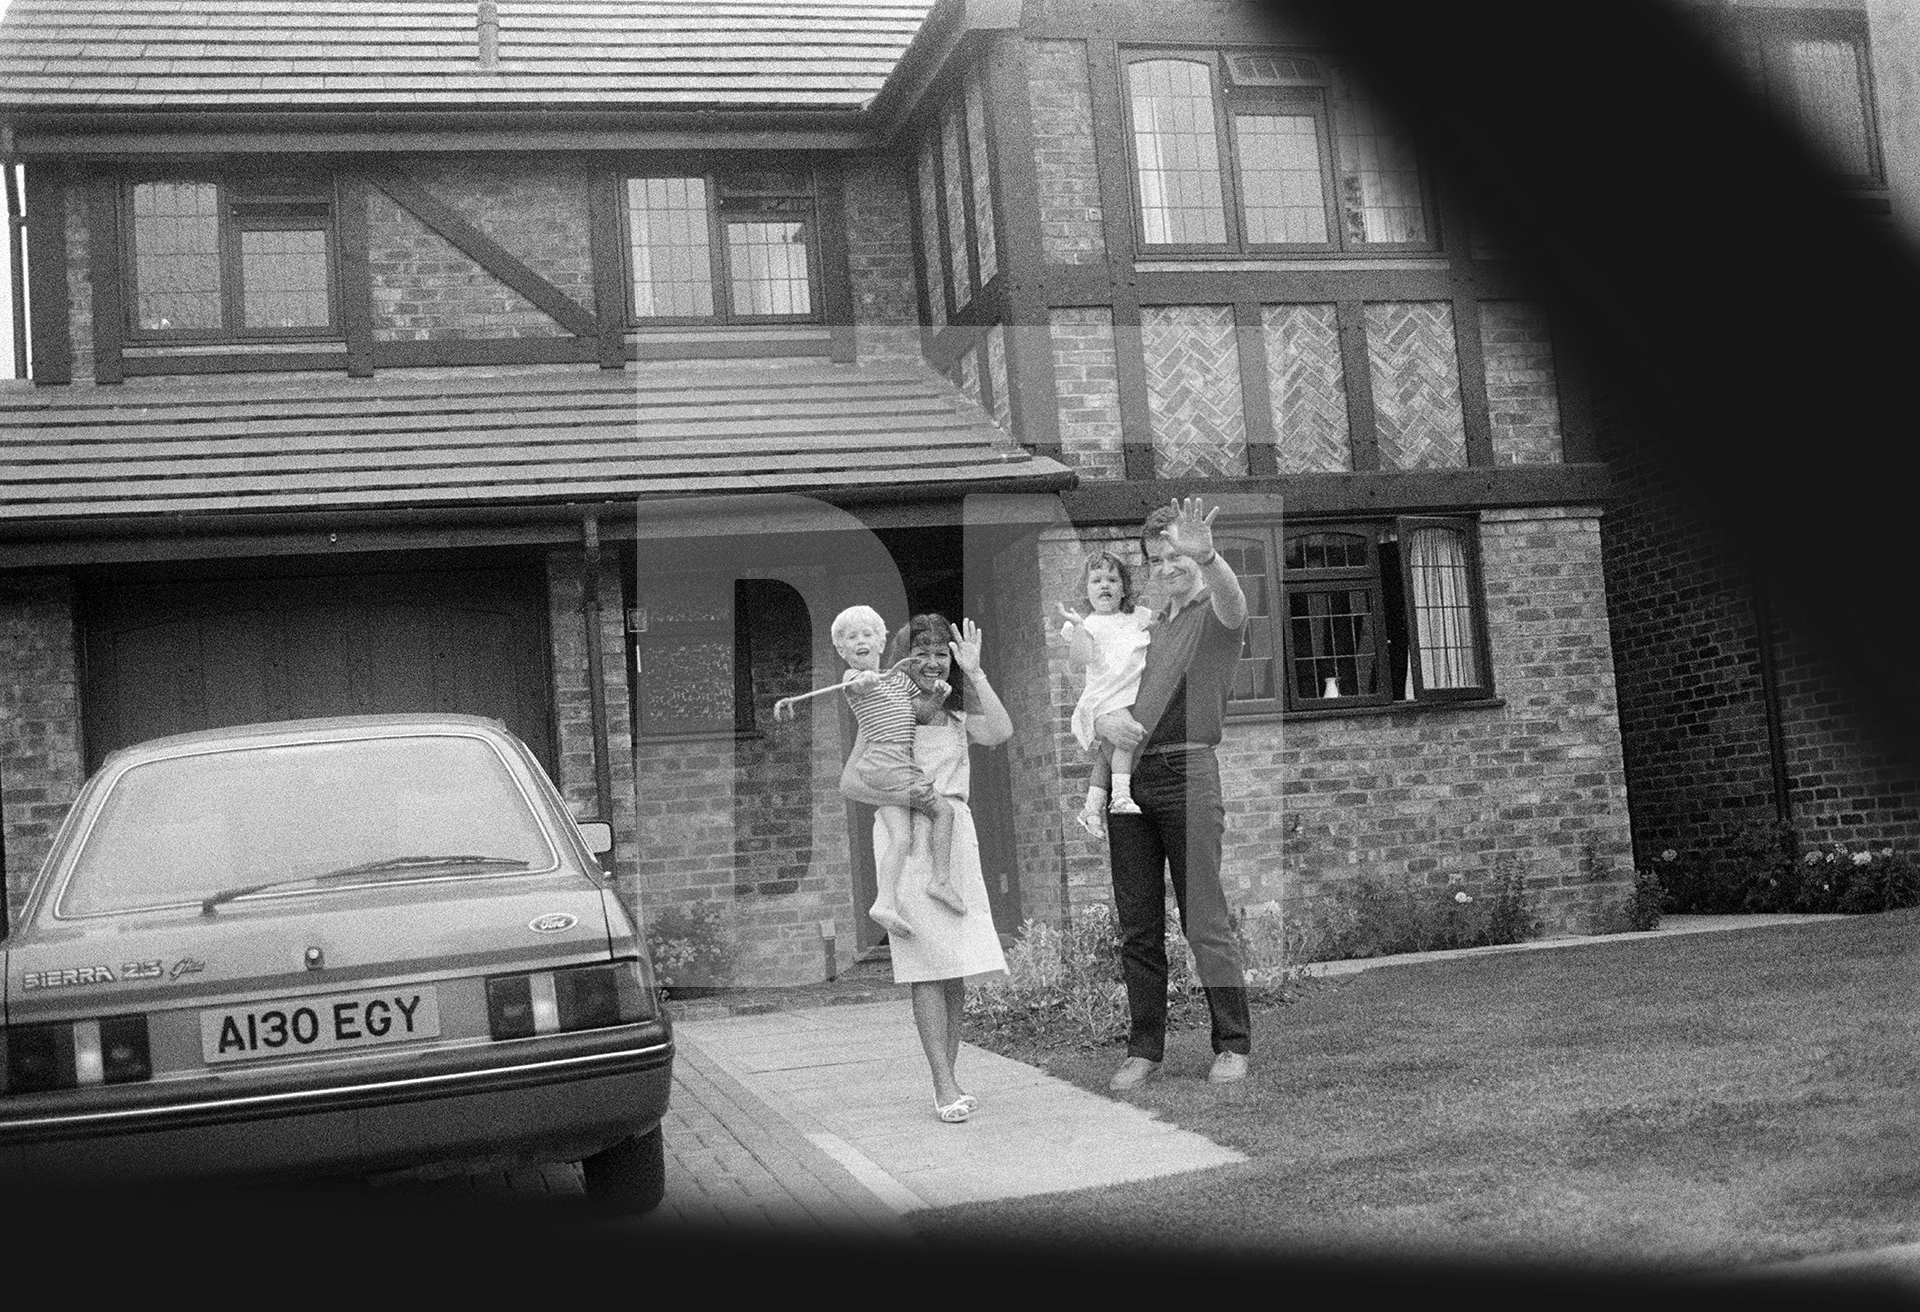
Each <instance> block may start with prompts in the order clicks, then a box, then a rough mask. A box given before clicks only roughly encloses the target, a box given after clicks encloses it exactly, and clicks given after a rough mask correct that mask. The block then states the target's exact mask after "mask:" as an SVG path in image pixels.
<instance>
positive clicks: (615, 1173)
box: [580, 1125, 667, 1215]
mask: <svg viewBox="0 0 1920 1312" xmlns="http://www.w3.org/2000/svg"><path fill="white" fill-rule="evenodd" d="M580 1172H581V1174H582V1175H583V1176H585V1177H586V1186H587V1197H588V1198H589V1199H590V1200H591V1201H593V1202H594V1203H596V1204H598V1205H599V1206H601V1207H603V1208H605V1209H606V1210H608V1211H610V1212H619V1213H626V1214H634V1215H637V1214H638V1213H641V1212H651V1211H652V1210H653V1209H654V1208H656V1207H658V1206H660V1200H661V1199H662V1198H664V1197H666V1193H667V1142H666V1137H665V1136H664V1135H663V1134H662V1133H661V1132H660V1127H659V1126H657V1125H656V1126H654V1127H653V1129H652V1130H651V1131H649V1132H648V1133H646V1134H636V1135H630V1136H629V1137H627V1138H625V1139H622V1140H621V1141H620V1142H619V1143H616V1144H615V1145H613V1147H611V1148H607V1149H604V1150H602V1151H600V1152H597V1153H595V1154H594V1155H593V1156H591V1157H585V1158H582V1159H581V1161H580Z"/></svg>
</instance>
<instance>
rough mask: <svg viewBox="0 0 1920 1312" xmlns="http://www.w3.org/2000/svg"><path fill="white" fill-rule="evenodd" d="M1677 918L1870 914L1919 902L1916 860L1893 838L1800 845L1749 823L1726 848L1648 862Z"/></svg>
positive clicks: (1788, 833)
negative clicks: (1853, 844)
mask: <svg viewBox="0 0 1920 1312" xmlns="http://www.w3.org/2000/svg"><path fill="white" fill-rule="evenodd" d="M1645 869H1646V870H1647V871H1648V872H1649V873H1650V874H1651V875H1652V877H1653V878H1655V879H1656V880H1657V881H1658V882H1659V884H1660V886H1661V887H1662V889H1663V890H1664V894H1663V897H1662V900H1661V909H1662V910H1663V911H1665V912H1668V913H1671V914H1675V915H1681V914H1695V915H1726V914H1730V913H1740V912H1746V913H1773V912H1783V911H1798V912H1813V913H1829V912H1840V913H1844V914H1848V915H1867V914H1872V913H1875V912H1880V911H1895V910H1898V909H1900V908H1902V907H1911V906H1920V861H1916V859H1915V858H1914V856H1913V855H1912V854H1910V853H1906V852H1901V851H1899V850H1898V849H1897V848H1895V847H1894V846H1893V844H1891V843H1882V844H1878V845H1866V844H1861V845H1859V846H1857V847H1849V846H1848V845H1847V844H1845V843H1841V842H1837V841H1829V842H1825V843H1814V844H1810V845H1807V846H1804V847H1803V846H1802V844H1801V842H1800V838H1799V836H1798V834H1796V833H1795V832H1794V830H1793V829H1792V827H1791V826H1788V825H1785V824H1781V823H1778V822H1775V823H1770V824H1760V825H1749V826H1747V827H1746V828H1744V829H1742V830H1740V831H1739V832H1738V833H1737V834H1735V835H1734V837H1733V839H1732V840H1731V841H1730V842H1728V843H1727V844H1726V845H1725V846H1724V847H1723V848H1719V849H1714V850H1709V851H1681V850H1679V849H1677V848H1671V847H1669V848H1663V849H1662V850H1661V851H1660V852H1658V853H1656V854H1655V855H1654V857H1653V858H1652V859H1651V860H1650V861H1648V862H1646V863H1645Z"/></svg>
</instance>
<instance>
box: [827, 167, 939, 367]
mask: <svg viewBox="0 0 1920 1312" xmlns="http://www.w3.org/2000/svg"><path fill="white" fill-rule="evenodd" d="M843 177H844V179H845V181H844V184H843V185H844V189H845V198H846V199H845V208H846V218H847V270H848V273H849V275H850V277H851V279H852V282H853V288H852V293H853V314H854V322H855V324H856V328H855V332H854V337H855V342H856V344H857V350H858V353H859V358H860V360H862V361H870V360H886V361H896V360H909V361H913V362H915V363H918V362H919V359H920V310H919V305H918V303H917V301H916V300H915V298H914V273H913V238H912V235H911V234H910V233H909V231H908V228H907V224H908V222H909V215H910V214H911V213H912V206H913V196H912V192H911V188H910V186H909V181H908V173H907V169H906V166H905V165H904V164H903V163H902V162H901V161H900V160H897V159H892V158H889V157H884V156H878V155H862V156H858V157H855V158H853V159H850V160H848V161H847V163H846V168H845V173H844V174H843Z"/></svg>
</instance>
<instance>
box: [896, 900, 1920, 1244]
mask: <svg viewBox="0 0 1920 1312" xmlns="http://www.w3.org/2000/svg"><path fill="white" fill-rule="evenodd" d="M976 1041H982V1040H979V1039H976ZM1253 1042H1254V1061H1253V1067H1252V1073H1251V1074H1250V1076H1249V1077H1248V1079H1247V1080H1246V1081H1245V1082H1243V1083H1241V1084H1237V1085H1230V1086H1211V1085H1208V1084H1207V1083H1206V1082H1205V1073H1206V1069H1207V1065H1208V1062H1209V1060H1210V1058H1211V1053H1210V1051H1209V1048H1208V1043H1207V1036H1206V1033H1205V1031H1204V1029H1201V1030H1187V1031H1184V1032H1180V1033H1177V1034H1174V1035H1172V1036H1170V1039H1169V1044H1168V1052H1167V1061H1166V1065H1165V1068H1164V1071H1163V1073H1162V1075H1161V1076H1160V1078H1158V1079H1156V1080H1154V1081H1151V1082H1149V1083H1148V1084H1147V1085H1146V1086H1145V1087H1144V1088H1143V1089H1142V1090H1141V1091H1139V1092H1138V1093H1136V1094H1134V1095H1132V1096H1131V1099H1130V1100H1131V1101H1133V1102H1134V1103H1136V1104H1137V1105H1139V1106H1141V1107H1143V1108H1146V1109H1149V1110H1151V1111H1153V1112H1154V1113H1156V1114H1157V1115H1158V1116H1160V1117H1161V1118H1162V1119H1164V1120H1167V1121H1170V1122H1172V1123H1174V1124H1177V1125H1179V1126H1181V1127H1183V1128H1186V1129H1189V1130H1194V1131H1197V1132H1199V1133H1201V1134H1204V1135H1206V1136H1207V1137H1209V1138H1211V1139H1213V1140H1214V1141H1216V1142H1218V1143H1221V1144H1226V1145H1230V1146H1232V1147H1234V1148H1237V1149H1239V1150H1241V1151H1242V1152H1244V1153H1246V1154H1247V1155H1248V1157H1249V1158H1250V1159H1251V1160H1249V1161H1248V1162H1246V1163H1244V1164H1241V1165H1237V1166H1230V1167H1222V1168H1217V1169H1214V1170H1208V1171H1201V1172H1193V1173H1189V1174H1185V1175H1177V1176H1170V1177H1165V1178H1162V1179H1158V1180H1150V1181H1143V1182H1139V1183H1135V1184H1129V1185H1121V1186H1114V1187H1109V1188H1102V1189H1093V1190H1085V1191H1081V1192H1077V1193H1070V1194H1054V1195H1045V1196H1041V1197H1036V1198H1028V1199H1009V1200H1000V1201H996V1202H992V1203H983V1204H973V1205H967V1206H963V1207H954V1208H944V1209H940V1210H938V1211H934V1212H927V1213H919V1214H916V1215H915V1217H914V1221H915V1225H916V1229H917V1230H918V1231H919V1232H920V1233H922V1234H923V1235H925V1236H926V1237H927V1238H928V1239H929V1240H930V1241H932V1242H935V1243H940V1242H943V1241H988V1242H1002V1241H1006V1240H1016V1239H1019V1238H1022V1237H1031V1236H1033V1235H1036V1234H1044V1235H1047V1236H1049V1238H1050V1239H1052V1240H1054V1241H1058V1242H1064V1243H1078V1244H1083V1245H1087V1246H1089V1247H1092V1248H1095V1249H1099V1248H1103V1247H1105V1248H1113V1249H1120V1248H1130V1249H1134V1250H1136V1251H1137V1250H1138V1248H1139V1246H1140V1245H1143V1244H1145V1245H1151V1246H1153V1247H1154V1248H1157V1249H1162V1250H1165V1249H1169V1248H1172V1249H1188V1248H1206V1249H1225V1250H1232V1251H1240V1252H1247V1253H1262V1254H1275V1253H1285V1254H1294V1255H1299V1254H1319V1255H1333V1254H1338V1255H1352V1254H1354V1253H1356V1252H1379V1253H1382V1254H1393V1255H1400V1256H1418V1257H1423V1258H1431V1257H1440V1258H1449V1259H1466V1260H1480V1259H1499V1260H1515V1259H1519V1260H1539V1261H1544V1262H1548V1263H1552V1264H1555V1265H1556V1266H1566V1265H1574V1266H1586V1265H1594V1266H1605V1267H1613V1268H1619V1267H1621V1266H1633V1267H1642V1268H1647V1269H1651V1270H1667V1271H1670V1270H1678V1269H1690V1270H1706V1269H1718V1268H1725V1267H1730V1266H1735V1265H1745V1264H1749V1263H1756V1262H1766V1261H1773V1260H1786V1259H1790V1258H1795V1257H1800V1256H1805V1255H1811V1254H1817V1253H1825V1252H1842V1251H1851V1250H1858V1249H1866V1248H1872V1247H1877V1246H1881V1245H1888V1244H1895V1243H1904V1242H1911V1241H1913V1240H1916V1239H1920V911H1904V912H1892V913H1887V914H1884V915H1878V916H1864V917H1859V918H1856V919H1851V920H1846V921H1829V922H1824V923H1818V924H1804V925H1793V926H1763V927H1756V928H1752V929H1741V930H1734V931H1729V932H1724V933H1713V934H1700V935H1690V936H1687V937H1685V938H1672V937H1667V938H1650V939H1622V940H1612V941H1608V942H1604V943H1595V944H1583V945H1572V946H1567V947H1563V948H1556V949H1554V950H1551V951H1544V952H1523V953H1510V954H1501V955H1491V956H1483V957H1478V958H1472V959H1464V960H1453V961H1438V962H1427V963H1421V964H1406V965H1393V966H1386V967H1380V968H1376V969H1373V970H1369V971H1366V972H1364V973H1361V974H1358V975H1354V976H1348V977H1345V978H1343V979H1341V980H1338V981H1329V982H1324V983H1319V984H1315V985H1313V986H1311V987H1309V988H1308V989H1307V990H1306V991H1305V993H1304V995H1303V996H1302V997H1301V998H1300V999H1299V1000H1298V1001H1296V1002H1294V1003H1293V1004H1291V1005H1288V1006H1276V1007H1266V1008H1262V1009H1259V1010H1257V1011H1256V1012H1255V1014H1254V1025H1253ZM1007 1055H1010V1056H1016V1057H1019V1058H1020V1059H1021V1060H1026V1061H1031V1062H1034V1063H1035V1064H1036V1065H1043V1066H1044V1067H1045V1068H1046V1069H1048V1070H1049V1071H1050V1072H1051V1073H1052V1074H1054V1075H1056V1076H1059V1077H1061V1078H1063V1079H1066V1080H1069V1081H1071V1082H1073V1083H1075V1084H1078V1085H1080V1086H1082V1087H1084V1088H1087V1089H1090V1090H1094V1091H1096V1092H1100V1093H1102V1094H1104V1093H1105V1091H1106V1081H1107V1077H1108V1076H1109V1075H1110V1074H1111V1073H1112V1071H1113V1068H1114V1066H1115V1065H1117V1064H1118V1062H1119V1060H1120V1059H1121V1057H1122V1056H1123V1055H1124V1053H1123V1051H1122V1049H1121V1048H1119V1047H1118V1046H1113V1047H1107V1048H1100V1049H1094V1050H1083V1049H1072V1048H1061V1049H1055V1050H1053V1051H1050V1052H1044V1053H1042V1052H1035V1051H1032V1050H1031V1049H1029V1050H1027V1051H1024V1052H1023V1051H1017V1050H1013V1051H1008V1053H1007Z"/></svg>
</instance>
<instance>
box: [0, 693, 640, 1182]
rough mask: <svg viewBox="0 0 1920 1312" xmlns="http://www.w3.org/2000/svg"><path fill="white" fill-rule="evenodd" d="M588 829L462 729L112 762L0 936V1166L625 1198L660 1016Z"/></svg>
mask: <svg viewBox="0 0 1920 1312" xmlns="http://www.w3.org/2000/svg"><path fill="white" fill-rule="evenodd" d="M611 846H612V831H611V828H610V826H607V825H605V824H599V823H595V824H585V825H583V824H580V823H577V822H576V821H575V820H574V819H573V818H572V816H571V814H570V813H569V811H568V809H567V806H566V804H565V802H564V801H562V799H561V797H560V794H559V792H558V790H557V789H556V788H555V787H554V785H553V783H552V781H551V780H550V779H549V778H548V777H547V775H546V773H545V771H544V770H542V768H541V767H540V764H539V762H538V761H537V760H536V759H535V757H534V756H533V754H532V753H531V752H530V751H529V750H528V749H527V747H526V746H525V745H524V744H523V743H522V742H521V741H520V740H519V739H518V738H516V737H515V736H514V735H513V734H512V733H510V732H509V731H508V730H507V729H506V727H505V726H504V725H502V724H501V723H499V722H498V721H494V720H489V719H483V718H480V717H476V716H462V715H367V716H343V717H336V718H331V719H320V720H300V721H287V722H281V723H275V724H256V725H246V726H242V727H238V728H228V729H217V730H205V731H200V732H195V733H186V734H179V735H175V736H173V737H168V738H160V739H156V740H153V741H150V742H145V743H141V744H138V745H136V746H132V747H127V748H123V749H121V750H119V751H116V752H114V753H113V754H112V755H111V756H109V757H108V758H107V759H106V760H105V761H104V762H102V764H101V766H100V768H99V770H98V771H96V772H95V773H94V774H93V775H92V777H91V778H89V779H88V780H87V782H86V784H85V785H84V786H83V787H82V789H81V791H80V793H79V796H78V797H77V798H76V799H75V802H74V805H73V807H72V808H71V810H70V811H69V812H68V814H67V816H66V818H65V820H64V822H63V823H62V825H61V827H60V830H59V832H58V833H57V834H56V836H55V838H54V842H53V847H52V849H51V851H50V853H49V855H48V857H47V859H46V862H45V863H44V865H43V866H42V868H41V870H40V873H39V875H38V877H37V878H36V880H35V882H34V885H33V888H32V890H31V892H30V893H29V895H28V897H27V900H26V903H25V905H24V908H23V910H22V914H21V915H20V917H19V919H18V922H17V924H16V926H15V928H14V931H13V933H12V934H11V935H10V936H9V937H7V938H6V939H4V940H0V978H4V986H3V987H4V1002H3V1004H0V1005H3V1006H4V1011H3V1012H0V1020H3V1021H4V1026H3V1027H0V1178H4V1179H13V1180H20V1179H30V1180H49V1181H54V1182H58V1183H68V1184H82V1185H84V1184H95V1183H106V1182H117V1181H127V1180H132V1179H149V1178H177V1179H189V1178H193V1177H206V1176H210V1175H211V1176H218V1177H222V1178H228V1177H243V1178H249V1179H251V1178H275V1177H319V1176H368V1175H377V1174H381V1173H386V1172H394V1171H405V1170H409V1169H412V1168H417V1167H420V1166H424V1165H428V1164H438V1165H444V1164H447V1163H465V1164H482V1163H485V1164H489V1165H505V1164H531V1163H547V1162H572V1161H578V1162H580V1163H581V1167H582V1174H583V1177H584V1183H585V1187H586V1191H587V1194H588V1195H589V1198H590V1199H595V1200H599V1201H600V1202H602V1203H603V1204H605V1205H606V1206H608V1207H609V1208H612V1209H614V1210H617V1211H620V1212H627V1213H633V1212H642V1211H646V1210H648V1209H649V1208H651V1207H653V1206H655V1205H656V1204H658V1203H659V1201H660V1199H661V1196H662V1192H663V1189H664V1181H665V1157H664V1145H663V1141H662V1137H661V1118H662V1117H663V1116H664V1115H665V1113H666V1110H667V1103H668V1094H669V1090H670V1088H671V1084H672V1069H673V1055H674V1044H673V1031H672V1024H671V1021H670V1019H669V1018H668V1016H667V1015H666V1014H665V1010H664V1008H663V1007H662V1006H661V1005H660V1001H659V995H658V993H657V991H656V989H655V987H654V981H653V977H652V974H651V970H650V967H649V964H648V961H647V957H646V953H645V951H644V942H645V940H644V937H643V936H642V934H641V933H640V932H639V930H638V927H637V924H636V920H635V917H634V916H633V915H630V914H629V912H628V909H627V908H626V907H625V906H623V905H622V903H621V900H620V899H619V898H618V897H617V896H616V895H615V893H614V890H613V888H612V881H611V880H610V878H609V877H608V875H607V874H606V873H605V872H604V871H603V870H602V868H601V866H600V864H599V862H598V860H597V859H596V858H597V856H598V855H600V854H602V853H604V852H606V851H607V850H609V849H610V848H611Z"/></svg>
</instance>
